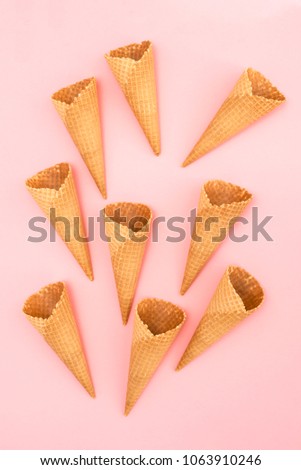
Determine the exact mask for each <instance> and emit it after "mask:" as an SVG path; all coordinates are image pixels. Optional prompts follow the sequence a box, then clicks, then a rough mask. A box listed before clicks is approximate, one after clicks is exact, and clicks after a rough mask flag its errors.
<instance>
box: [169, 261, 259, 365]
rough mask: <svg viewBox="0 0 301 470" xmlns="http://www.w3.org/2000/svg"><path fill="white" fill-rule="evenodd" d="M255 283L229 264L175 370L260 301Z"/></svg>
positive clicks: (215, 339) (193, 357)
mask: <svg viewBox="0 0 301 470" xmlns="http://www.w3.org/2000/svg"><path fill="white" fill-rule="evenodd" d="M263 298H264V293H263V290H262V287H261V286H260V284H259V282H258V281H257V280H256V279H255V278H254V277H253V276H251V274H249V273H248V272H247V271H245V270H244V269H242V268H240V267H237V266H229V267H228V268H227V270H226V272H225V274H224V275H223V277H222V279H221V281H220V283H219V285H218V287H217V289H216V291H215V294H214V296H213V297H212V299H211V302H210V304H209V306H208V308H207V310H206V313H205V315H204V316H203V317H202V319H201V321H200V323H199V325H198V327H197V329H196V330H195V333H194V335H193V336H192V339H191V340H190V343H189V344H188V346H187V348H186V351H185V352H184V354H183V356H182V359H181V360H180V362H179V364H178V367H177V370H180V369H182V368H183V367H185V366H186V365H187V364H188V363H189V362H191V361H192V360H193V359H195V358H196V357H197V356H199V355H200V354H201V353H202V352H204V351H205V350H206V349H207V348H208V347H209V346H211V345H212V344H213V343H215V341H217V340H219V339H220V338H221V337H222V336H224V335H225V334H226V333H228V331H230V330H231V329H232V328H234V327H235V326H236V325H237V324H238V323H239V322H240V321H242V320H243V319H244V318H247V317H248V316H249V315H251V313H253V312H254V311H255V310H257V309H258V308H259V306H260V305H261V304H262V302H263Z"/></svg>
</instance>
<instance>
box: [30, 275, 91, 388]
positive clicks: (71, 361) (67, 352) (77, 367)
mask: <svg viewBox="0 0 301 470" xmlns="http://www.w3.org/2000/svg"><path fill="white" fill-rule="evenodd" d="M23 311H24V313H25V315H26V318H27V320H28V321H29V322H30V323H31V324H32V325H33V326H34V327H35V329H36V330H38V332H39V333H41V335H42V336H43V337H44V339H45V341H46V342H47V343H48V344H49V346H50V347H51V348H52V349H53V351H54V352H55V353H56V354H57V355H58V356H59V358H60V359H61V360H62V361H63V362H64V364H65V365H66V366H67V367H68V369H69V370H70V371H71V372H72V374H74V376H75V377H76V378H77V380H78V381H79V382H80V383H81V384H82V386H83V387H84V388H85V389H86V390H87V392H88V393H89V394H90V395H91V396H92V397H95V392H94V387H93V384H92V380H91V377H90V373H89V369H88V365H87V362H86V358H85V355H84V353H83V349H82V345H81V341H80V337H79V334H78V330H77V326H76V323H75V319H74V316H73V313H72V309H71V305H70V301H69V298H68V293H67V289H66V286H65V284H64V283H62V282H57V283H55V284H49V285H48V286H46V287H44V288H43V289H41V290H40V291H39V292H37V293H36V294H34V295H32V296H31V297H29V298H28V299H27V300H26V302H25V304H24V307H23Z"/></svg>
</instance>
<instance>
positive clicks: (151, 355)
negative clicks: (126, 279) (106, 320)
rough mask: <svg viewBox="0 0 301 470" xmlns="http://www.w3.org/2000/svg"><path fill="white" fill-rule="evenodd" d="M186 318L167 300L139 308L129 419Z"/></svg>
mask: <svg viewBox="0 0 301 470" xmlns="http://www.w3.org/2000/svg"><path fill="white" fill-rule="evenodd" d="M185 318H186V314H185V312H184V311H183V310H181V309H180V308H179V307H177V306H176V305H174V304H172V303H170V302H166V301H164V300H159V299H144V300H142V301H141V302H139V304H138V305H137V309H136V314H135V322H134V332H133V340H132V350H131V359H130V367H129V376H128V385H127V395H126V405H125V414H126V415H128V414H129V412H130V411H131V409H132V408H133V406H134V405H135V403H136V401H137V400H138V398H139V397H140V395H141V393H142V392H143V390H144V389H145V387H146V385H147V384H148V382H149V381H150V379H151V377H152V376H153V374H154V372H155V370H156V369H157V367H158V366H159V364H160V362H161V361H162V359H163V357H164V355H165V353H166V352H167V350H168V349H169V347H170V346H171V344H172V343H173V341H174V340H175V338H176V336H177V334H178V333H179V331H180V329H181V327H182V326H183V323H184V321H185Z"/></svg>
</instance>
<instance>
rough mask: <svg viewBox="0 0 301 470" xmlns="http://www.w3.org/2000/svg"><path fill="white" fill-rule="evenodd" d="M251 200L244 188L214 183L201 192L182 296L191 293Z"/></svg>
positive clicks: (207, 185) (205, 186)
mask: <svg viewBox="0 0 301 470" xmlns="http://www.w3.org/2000/svg"><path fill="white" fill-rule="evenodd" d="M251 199H252V195H251V194H250V193H249V192H248V191H247V190H246V189H244V188H241V187H239V186H235V185H234V184H231V183H227V182H225V181H221V180H211V181H207V183H205V184H204V186H203V187H202V190H201V195H200V199H199V205H198V209H197V218H196V222H195V226H194V231H193V234H192V237H191V242H190V248H189V253H188V257H187V261H186V267H185V273H184V278H183V282H182V287H181V294H182V295H183V294H185V292H186V291H187V290H188V289H189V287H190V286H191V284H192V283H193V281H194V280H195V279H196V277H197V275H198V274H199V273H200V271H201V270H202V269H203V267H204V266H205V264H206V263H207V261H208V260H209V258H210V257H211V255H212V254H213V252H214V251H215V250H216V249H217V247H218V246H219V245H220V244H221V242H222V241H223V240H224V239H225V237H226V236H227V234H228V232H229V229H230V228H231V226H233V224H234V222H235V217H238V216H239V215H240V214H241V213H242V211H243V210H244V209H245V207H246V206H247V205H248V204H249V202H250V201H251Z"/></svg>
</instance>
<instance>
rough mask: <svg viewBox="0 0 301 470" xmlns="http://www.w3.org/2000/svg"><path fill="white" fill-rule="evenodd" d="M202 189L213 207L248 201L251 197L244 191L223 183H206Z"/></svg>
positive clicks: (215, 181)
mask: <svg viewBox="0 0 301 470" xmlns="http://www.w3.org/2000/svg"><path fill="white" fill-rule="evenodd" d="M204 188H205V191H206V194H207V196H208V199H209V201H210V203H211V204H212V205H213V206H221V205H222V204H232V203H233V202H243V201H248V200H249V199H250V198H251V197H252V195H251V194H250V193H249V192H248V191H247V190H246V189H244V188H240V187H239V186H235V185H234V184H231V183H226V182H225V181H219V180H214V181H208V182H207V183H205V185H204Z"/></svg>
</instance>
